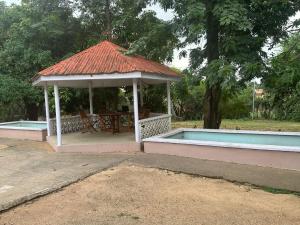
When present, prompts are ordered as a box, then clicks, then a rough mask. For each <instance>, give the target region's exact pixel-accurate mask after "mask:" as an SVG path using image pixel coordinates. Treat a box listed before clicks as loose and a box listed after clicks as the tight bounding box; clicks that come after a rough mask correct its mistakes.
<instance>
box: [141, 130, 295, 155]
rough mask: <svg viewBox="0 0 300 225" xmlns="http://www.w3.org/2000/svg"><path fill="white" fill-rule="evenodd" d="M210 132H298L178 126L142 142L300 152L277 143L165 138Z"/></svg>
mask: <svg viewBox="0 0 300 225" xmlns="http://www.w3.org/2000/svg"><path fill="white" fill-rule="evenodd" d="M195 131H196V132H211V133H230V134H269V135H279V136H299V138H300V132H273V131H251V130H225V129H219V130H218V129H192V128H179V129H176V130H172V131H170V132H168V133H165V134H161V135H157V136H154V137H150V138H146V139H143V141H144V142H159V143H170V144H186V145H200V146H213V147H224V148H241V149H255V150H265V151H283V152H300V147H294V146H279V145H262V144H259V145H257V144H244V143H230V142H217V141H199V140H184V139H171V138H170V139H166V137H169V136H172V135H175V134H178V133H181V132H195Z"/></svg>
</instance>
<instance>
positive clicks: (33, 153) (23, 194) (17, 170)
mask: <svg viewBox="0 0 300 225" xmlns="http://www.w3.org/2000/svg"><path fill="white" fill-rule="evenodd" d="M0 144H1V146H2V147H1V149H0V211H2V210H5V209H8V208H11V207H13V206H15V205H18V204H20V203H23V202H25V201H27V200H30V199H33V198H35V197H38V196H41V195H44V194H47V193H50V192H53V191H55V190H57V189H60V188H61V187H64V186H66V185H68V184H71V183H73V182H76V181H78V180H80V179H83V178H85V177H87V176H90V175H92V174H95V173H97V172H99V171H101V170H104V169H106V168H110V167H112V166H114V165H117V164H119V163H120V162H122V161H124V160H126V159H128V158H130V157H132V155H129V154H128V155H126V154H102V155H92V154H64V153H55V152H53V151H52V149H51V148H50V147H49V145H48V144H47V143H42V142H31V141H18V140H12V139H11V140H9V139H0ZM5 146H8V147H6V148H4V147H5Z"/></svg>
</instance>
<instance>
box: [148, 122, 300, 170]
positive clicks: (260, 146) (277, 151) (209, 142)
mask: <svg viewBox="0 0 300 225" xmlns="http://www.w3.org/2000/svg"><path fill="white" fill-rule="evenodd" d="M144 151H145V152H147V153H160V154H168V155H177V156H185V157H192V158H201V159H210V160H220V161H226V162H235V163H242V164H251V165H260V166H270V167H276V168H286V169H297V170H300V133H297V132H263V131H243V130H207V129H184V128H183V129H177V130H174V131H171V132H169V133H167V134H163V135H159V136H155V137H152V138H147V139H145V140H144Z"/></svg>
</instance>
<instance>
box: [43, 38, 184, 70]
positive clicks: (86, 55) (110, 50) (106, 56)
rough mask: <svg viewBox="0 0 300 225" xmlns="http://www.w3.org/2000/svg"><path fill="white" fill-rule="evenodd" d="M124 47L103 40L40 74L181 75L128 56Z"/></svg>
mask: <svg viewBox="0 0 300 225" xmlns="http://www.w3.org/2000/svg"><path fill="white" fill-rule="evenodd" d="M122 51H125V49H124V48H122V47H120V46H118V45H116V44H113V43H111V42H109V41H103V42H100V43H99V44H97V45H95V46H92V47H90V48H88V49H86V50H84V51H82V52H79V53H77V54H75V55H73V56H71V57H69V58H67V59H65V60H63V61H61V62H59V63H57V64H55V65H53V66H50V67H49V68H47V69H44V70H42V71H40V72H39V73H38V75H40V76H51V75H55V76H57V75H85V74H109V73H129V72H136V71H138V72H146V73H153V74H161V75H167V76H179V74H178V73H176V72H175V71H173V70H172V69H170V68H169V67H167V66H165V65H162V64H159V63H157V62H154V61H151V60H147V59H145V58H144V57H142V56H126V55H124V54H123V53H122Z"/></svg>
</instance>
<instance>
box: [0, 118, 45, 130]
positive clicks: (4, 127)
mask: <svg viewBox="0 0 300 225" xmlns="http://www.w3.org/2000/svg"><path fill="white" fill-rule="evenodd" d="M18 122H21V123H39V124H46V125H47V122H46V121H31V120H18V121H11V122H4V123H0V129H1V130H28V131H43V130H47V127H46V128H33V127H14V126H7V125H10V124H14V123H18Z"/></svg>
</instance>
